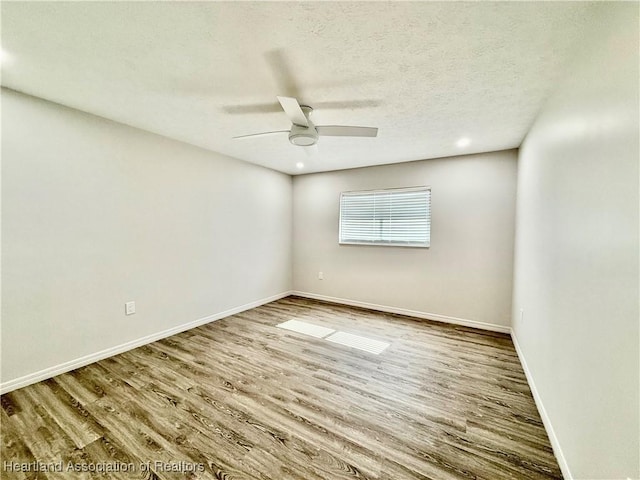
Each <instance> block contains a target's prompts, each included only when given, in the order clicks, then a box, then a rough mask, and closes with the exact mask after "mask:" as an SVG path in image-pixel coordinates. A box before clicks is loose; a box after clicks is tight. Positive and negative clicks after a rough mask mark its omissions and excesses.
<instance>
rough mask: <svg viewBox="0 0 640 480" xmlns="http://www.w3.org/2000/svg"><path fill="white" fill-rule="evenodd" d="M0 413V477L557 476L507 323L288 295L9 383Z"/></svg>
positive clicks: (395, 479)
mask: <svg viewBox="0 0 640 480" xmlns="http://www.w3.org/2000/svg"><path fill="white" fill-rule="evenodd" d="M290 319H297V320H302V321H306V322H309V323H313V324H316V325H321V326H326V327H330V328H332V329H336V330H341V331H345V332H350V333H355V334H358V335H362V336H365V337H369V338H372V339H377V340H382V341H385V342H388V343H390V344H391V345H390V346H389V347H388V348H387V349H386V350H385V351H384V352H383V353H381V354H380V355H374V354H371V353H368V352H363V351H359V350H356V349H353V348H350V347H346V346H342V345H337V344H334V343H331V342H328V341H326V340H323V339H317V338H313V337H310V336H305V335H303V334H298V333H295V332H291V331H287V330H283V329H280V328H275V325H277V324H279V323H281V322H284V321H286V320H290ZM0 415H1V416H2V417H1V420H2V433H1V436H2V463H3V465H0V467H1V469H0V471H1V472H2V473H1V475H0V476H1V477H2V478H3V479H5V478H6V479H13V478H16V479H18V478H19V479H22V478H30V479H35V478H38V479H44V478H65V479H68V478H87V479H88V478H98V477H100V478H159V479H173V478H213V479H244V478H246V479H274V480H281V479H305V480H307V479H308V480H320V479H323V480H325V479H326V480H336V479H354V478H357V479H389V480H402V479H433V480H447V479H476V478H478V479H488V480H499V479H551V478H562V476H561V474H560V471H559V468H558V465H557V462H556V460H555V458H554V456H553V454H552V451H551V447H550V445H549V440H548V438H547V435H546V432H545V430H544V428H543V426H542V422H541V420H540V417H539V415H538V412H537V410H536V407H535V404H534V401H533V398H532V396H531V393H530V390H529V387H528V385H527V382H526V380H525V376H524V373H523V371H522V367H521V366H520V363H519V361H518V357H517V355H516V352H515V350H514V348H513V344H512V343H511V339H510V338H509V336H508V335H505V334H499V333H491V332H484V331H480V330H474V329H471V328H466V327H458V326H454V325H447V324H442V323H437V322H429V321H425V320H417V319H413V318H409V317H403V316H400V315H393V314H383V313H377V312H372V311H368V310H363V309H358V308H352V307H345V306H338V305H332V304H327V303H322V302H317V301H313V300H306V299H301V298H297V297H289V298H286V299H283V300H279V301H277V302H273V303H271V304H268V305H264V306H262V307H259V308H256V309H253V310H250V311H247V312H244V313H241V314H238V315H234V316H232V317H228V318H226V319H223V320H220V321H218V322H214V323H211V324H208V325H204V326H202V327H198V328H195V329H193V330H189V331H187V332H184V333H181V334H178V335H175V336H173V337H170V338H167V339H165V340H161V341H158V342H155V343H153V344H150V345H146V346H143V347H140V348H137V349H135V350H131V351H129V352H126V353H123V354H121V355H117V356H115V357H112V358H109V359H106V360H103V361H100V362H97V363H94V364H92V365H89V366H86V367H83V368H79V369H77V370H74V371H72V372H69V373H66V374H63V375H59V376H57V377H55V378H53V379H50V380H46V381H43V382H40V383H38V384H35V385H31V386H28V387H25V388H22V389H20V390H16V391H14V392H10V393H8V394H5V395H3V396H2V410H1V411H0ZM6 462H10V464H11V465H14V467H17V466H19V464H22V463H29V462H41V463H39V464H37V465H33V464H32V465H30V467H31V471H29V472H17V471H10V470H11V469H10V468H7V467H8V465H7V463H6ZM14 462H17V463H14ZM69 462H71V463H69ZM35 466H39V467H42V468H41V470H42V469H43V468H44V467H50V470H51V469H53V470H56V469H61V470H62V471H39V472H38V471H35V468H34V467H35ZM89 467H91V468H89ZM83 468H84V469H85V470H92V469H93V470H98V471H79V470H82V469H83ZM105 469H110V470H119V471H109V472H106V473H105V472H104V470H105ZM14 470H15V468H14Z"/></svg>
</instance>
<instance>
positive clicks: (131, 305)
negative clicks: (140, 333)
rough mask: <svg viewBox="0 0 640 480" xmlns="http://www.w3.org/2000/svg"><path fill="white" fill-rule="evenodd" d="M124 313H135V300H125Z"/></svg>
mask: <svg viewBox="0 0 640 480" xmlns="http://www.w3.org/2000/svg"><path fill="white" fill-rule="evenodd" d="M124 313H125V315H133V314H134V313H136V302H127V303H125V304H124Z"/></svg>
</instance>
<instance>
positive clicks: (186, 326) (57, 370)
mask: <svg viewBox="0 0 640 480" xmlns="http://www.w3.org/2000/svg"><path fill="white" fill-rule="evenodd" d="M289 295H291V292H282V293H279V294H277V295H273V296H271V297H267V298H262V299H260V300H256V301H255V302H250V303H246V304H244V305H241V306H239V307H234V308H231V309H229V310H225V311H224V312H219V313H214V314H213V315H208V316H206V317H202V318H199V319H197V320H194V321H192V322H189V323H183V324H182V325H178V326H177V327H173V328H170V329H168V330H163V331H162V332H157V333H152V334H151V335H147V336H145V337H142V338H138V339H136V340H131V341H130V342H126V343H123V344H121V345H116V346H115V347H111V348H107V349H106V350H101V351H99V352H96V353H92V354H90V355H85V356H84V357H80V358H76V359H75V360H71V361H68V362H65V363H61V364H60V365H54V366H53V367H49V368H45V369H44V370H40V371H38V372H34V373H30V374H29V375H25V376H23V377H19V378H15V379H13V380H9V381H7V382H2V383H0V394H3V393H7V392H10V391H12V390H16V389H18V388H22V387H26V386H27V385H31V384H33V383H37V382H40V381H42V380H46V379H47V378H51V377H55V376H56V375H60V374H61V373H65V372H69V371H71V370H75V369H76V368H80V367H84V366H85V365H89V364H90V363H94V362H97V361H99V360H103V359H105V358H108V357H112V356H113V355H117V354H119V353H123V352H126V351H127V350H132V349H134V348H137V347H140V346H142V345H146V344H148V343H152V342H155V341H157V340H161V339H163V338H167V337H170V336H171V335H175V334H176V333H180V332H184V331H185V330H190V329H192V328H195V327H199V326H200V325H204V324H205V323H210V322H214V321H216V320H220V319H222V318H225V317H228V316H229V315H235V314H236V313H240V312H244V311H245V310H250V309H252V308H256V307H259V306H260V305H264V304H265V303H270V302H274V301H276V300H279V299H281V298H284V297H288V296H289Z"/></svg>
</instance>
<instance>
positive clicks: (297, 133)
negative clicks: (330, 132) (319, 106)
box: [289, 105, 318, 147]
mask: <svg viewBox="0 0 640 480" xmlns="http://www.w3.org/2000/svg"><path fill="white" fill-rule="evenodd" d="M300 109H301V110H302V111H303V112H304V116H305V117H306V118H307V123H308V124H309V126H307V127H305V126H302V125H296V124H295V123H294V124H293V125H291V131H290V132H289V141H290V142H291V143H292V144H293V145H297V146H299V147H310V146H311V145H315V144H316V143H317V142H318V131H317V130H316V127H315V125H314V124H313V122H312V121H311V119H310V118H309V117H310V116H311V112H313V108H311V107H309V106H307V105H300Z"/></svg>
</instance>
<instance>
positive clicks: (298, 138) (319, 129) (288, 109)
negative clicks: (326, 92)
mask: <svg viewBox="0 0 640 480" xmlns="http://www.w3.org/2000/svg"><path fill="white" fill-rule="evenodd" d="M277 98H278V101H279V102H280V105H281V106H282V109H283V110H284V113H285V114H286V115H287V117H289V120H291V124H292V125H291V129H290V130H276V131H272V132H262V133H252V134H249V135H240V136H237V137H233V138H249V137H258V136H261V135H273V134H276V133H288V134H289V142H291V144H292V145H296V146H299V147H310V146H312V145H315V144H316V143H317V142H318V137H320V136H322V137H375V136H377V135H378V129H377V128H375V127H354V126H348V125H314V124H313V122H312V121H311V119H310V118H309V117H310V116H311V112H313V108H311V107H309V106H307V105H300V103H298V100H296V99H295V98H293V97H277Z"/></svg>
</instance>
